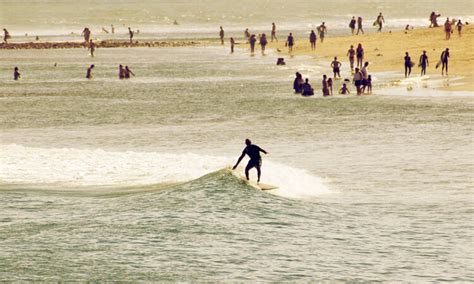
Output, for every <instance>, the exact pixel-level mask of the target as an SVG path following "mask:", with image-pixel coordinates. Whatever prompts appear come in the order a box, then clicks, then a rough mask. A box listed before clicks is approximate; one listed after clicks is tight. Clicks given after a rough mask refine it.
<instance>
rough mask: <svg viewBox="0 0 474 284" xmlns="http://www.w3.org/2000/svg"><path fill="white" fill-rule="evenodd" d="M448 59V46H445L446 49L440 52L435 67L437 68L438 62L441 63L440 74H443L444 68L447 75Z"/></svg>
mask: <svg viewBox="0 0 474 284" xmlns="http://www.w3.org/2000/svg"><path fill="white" fill-rule="evenodd" d="M448 60H449V48H446V50H444V51H443V52H442V53H441V57H440V61H441V62H440V63H438V65H437V66H436V68H438V66H439V64H442V67H441V75H443V76H444V70H446V76H448Z"/></svg>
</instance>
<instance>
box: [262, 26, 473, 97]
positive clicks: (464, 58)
mask: <svg viewBox="0 0 474 284" xmlns="http://www.w3.org/2000/svg"><path fill="white" fill-rule="evenodd" d="M329 32H330V31H329ZM328 36H329V37H326V38H325V39H324V43H321V42H320V40H319V38H318V42H317V44H316V51H312V50H311V46H310V43H309V34H308V38H305V39H302V38H297V39H296V44H295V46H294V47H293V55H315V60H321V59H324V60H327V61H332V59H333V58H334V56H337V57H338V59H339V60H340V61H341V62H342V64H343V67H344V66H347V65H348V64H349V60H348V58H347V56H346V54H347V50H348V49H349V47H350V45H351V44H352V45H354V49H355V48H357V45H358V44H359V43H361V44H362V46H363V47H364V51H365V59H364V61H369V63H370V65H369V70H371V71H397V72H400V73H401V74H402V73H403V72H404V65H403V64H404V62H403V58H404V56H405V52H409V54H410V56H411V58H412V61H414V62H415V67H413V68H412V77H413V76H419V75H420V71H421V69H420V68H418V60H419V57H420V55H421V53H422V51H423V50H426V51H427V54H428V57H429V66H428V68H427V75H434V74H436V75H440V74H441V67H440V68H438V69H435V66H436V63H437V62H438V60H439V58H440V55H441V52H442V51H443V50H445V49H446V48H449V50H450V60H449V75H450V76H460V77H463V78H462V79H461V80H460V82H461V83H462V84H461V85H454V86H449V87H443V89H447V90H452V91H454V90H456V91H474V74H473V73H474V72H473V71H474V66H473V64H474V48H472V47H473V46H474V27H473V26H472V25H468V26H464V27H463V31H462V36H461V37H459V36H458V33H457V30H455V31H454V33H453V34H452V35H451V39H450V40H445V33H444V31H443V28H441V27H439V28H431V29H429V28H423V29H415V30H410V31H408V33H406V34H405V32H404V31H397V32H391V33H390V32H389V31H384V32H383V33H371V34H365V35H358V36H343V37H330V36H331V35H330V34H329V35H328ZM279 37H280V38H283V35H281V34H280V35H279ZM268 47H270V48H278V49H279V50H281V52H280V54H281V55H286V54H288V48H287V47H285V42H284V40H280V41H279V42H278V43H269V46H268ZM328 74H332V73H331V69H330V68H329V66H328Z"/></svg>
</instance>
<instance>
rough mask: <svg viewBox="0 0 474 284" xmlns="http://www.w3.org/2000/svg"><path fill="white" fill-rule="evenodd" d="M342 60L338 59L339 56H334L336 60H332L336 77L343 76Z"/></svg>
mask: <svg viewBox="0 0 474 284" xmlns="http://www.w3.org/2000/svg"><path fill="white" fill-rule="evenodd" d="M341 65H342V64H341V62H339V61H338V60H337V57H334V60H333V61H332V62H331V67H332V72H333V73H334V79H336V76H337V77H339V78H341Z"/></svg>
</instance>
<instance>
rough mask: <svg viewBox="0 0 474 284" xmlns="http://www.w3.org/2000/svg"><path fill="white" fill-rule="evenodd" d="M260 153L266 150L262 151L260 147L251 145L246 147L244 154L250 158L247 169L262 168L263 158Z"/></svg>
mask: <svg viewBox="0 0 474 284" xmlns="http://www.w3.org/2000/svg"><path fill="white" fill-rule="evenodd" d="M260 152H264V150H262V148H260V147H258V146H257V145H253V144H250V145H248V146H247V147H245V149H244V151H243V152H242V154H247V155H248V156H249V157H250V161H249V162H248V164H247V167H246V169H251V168H257V169H258V168H260V167H261V166H262V157H261V156H260Z"/></svg>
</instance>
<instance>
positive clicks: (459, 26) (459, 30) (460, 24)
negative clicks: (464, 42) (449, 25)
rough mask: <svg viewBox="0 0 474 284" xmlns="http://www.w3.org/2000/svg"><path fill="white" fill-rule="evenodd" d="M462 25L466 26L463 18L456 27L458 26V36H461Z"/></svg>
mask: <svg viewBox="0 0 474 284" xmlns="http://www.w3.org/2000/svg"><path fill="white" fill-rule="evenodd" d="M462 26H464V25H463V24H462V22H461V19H459V20H458V23H457V24H456V27H457V28H458V36H459V37H461V31H462Z"/></svg>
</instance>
